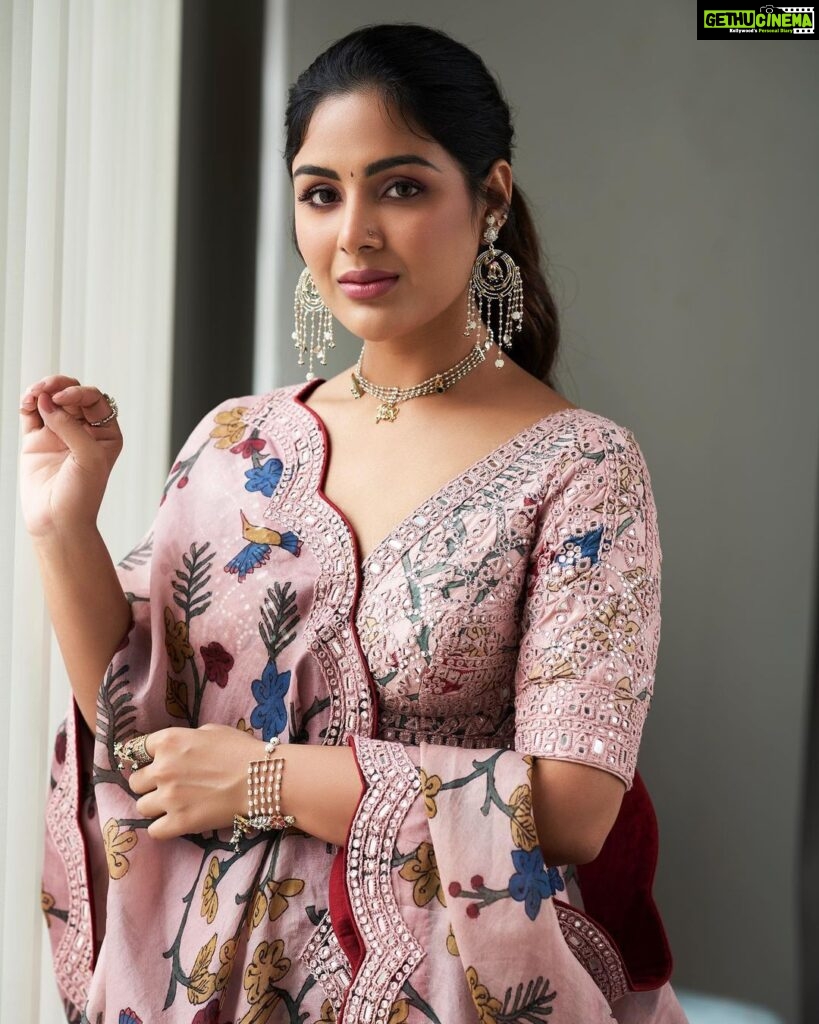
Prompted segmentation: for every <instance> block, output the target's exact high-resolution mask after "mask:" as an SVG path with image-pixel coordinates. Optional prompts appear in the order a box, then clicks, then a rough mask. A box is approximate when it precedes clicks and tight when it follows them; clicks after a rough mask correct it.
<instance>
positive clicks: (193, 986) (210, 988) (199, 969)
mask: <svg viewBox="0 0 819 1024" xmlns="http://www.w3.org/2000/svg"><path fill="white" fill-rule="evenodd" d="M215 952H216V933H215V932H214V934H213V935H212V936H211V938H210V941H209V942H206V943H205V945H204V946H203V947H202V948H201V949H200V950H199V952H198V953H197V954H196V959H195V960H194V962H193V969H192V971H191V976H190V980H189V982H188V1001H189V1002H191V1003H193V1004H194V1006H197V1005H198V1004H199V1003H206V1002H207V1001H208V999H210V997H211V996H212V995H213V993H214V992H215V991H216V975H215V974H212V973H211V971H209V970H208V968H209V967H210V962H211V960H212V959H213V954H214V953H215Z"/></svg>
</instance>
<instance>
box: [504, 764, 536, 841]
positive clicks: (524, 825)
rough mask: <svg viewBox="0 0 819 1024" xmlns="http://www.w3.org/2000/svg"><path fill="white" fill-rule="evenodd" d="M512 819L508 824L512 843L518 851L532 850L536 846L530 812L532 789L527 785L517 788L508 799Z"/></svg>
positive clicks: (533, 821) (532, 819)
mask: <svg viewBox="0 0 819 1024" xmlns="http://www.w3.org/2000/svg"><path fill="white" fill-rule="evenodd" d="M509 805H510V806H511V808H512V817H511V818H510V819H509V824H510V826H511V828H512V842H513V843H514V844H515V846H517V847H518V849H520V850H526V852H527V853H528V852H529V851H530V850H534V848H535V847H536V846H537V844H538V842H537V830H536V829H535V816H534V812H533V810H532V788H531V786H529V785H528V784H527V783H525V782H524V783H522V784H521V785H520V786H518V787H517V788H516V789H515V790H514V792H513V793H512V795H511V796H510V797H509Z"/></svg>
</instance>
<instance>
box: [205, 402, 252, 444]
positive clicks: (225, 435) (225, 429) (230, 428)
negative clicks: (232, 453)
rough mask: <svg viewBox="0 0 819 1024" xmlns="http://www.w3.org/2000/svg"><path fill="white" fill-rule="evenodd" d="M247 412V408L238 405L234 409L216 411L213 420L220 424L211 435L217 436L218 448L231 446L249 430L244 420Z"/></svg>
mask: <svg viewBox="0 0 819 1024" xmlns="http://www.w3.org/2000/svg"><path fill="white" fill-rule="evenodd" d="M246 412H247V409H245V408H244V407H243V406H241V405H237V406H236V407H235V408H234V409H228V410H226V411H225V412H217V413H216V415H215V416H214V417H213V421H214V423H216V424H218V425H217V426H215V427H214V428H213V430H211V432H210V436H211V437H215V438H217V441H216V444H215V447H216V448H230V447H231V446H232V445H234V444H238V443H239V442H240V441H241V440H242V438H243V437H244V434H245V431H246V430H247V424H246V423H245V421H244V415H245V413H246Z"/></svg>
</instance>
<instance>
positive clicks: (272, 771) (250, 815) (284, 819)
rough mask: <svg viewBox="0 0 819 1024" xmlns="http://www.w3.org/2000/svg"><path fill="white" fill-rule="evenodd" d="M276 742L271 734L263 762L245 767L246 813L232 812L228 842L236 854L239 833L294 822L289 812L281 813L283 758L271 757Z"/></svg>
mask: <svg viewBox="0 0 819 1024" xmlns="http://www.w3.org/2000/svg"><path fill="white" fill-rule="evenodd" d="M278 745H279V737H278V736H274V737H273V738H272V739H271V740H268V742H267V743H266V744H265V748H264V752H265V758H264V760H263V761H251V762H250V763H249V764H248V766H247V815H246V816H245V815H243V814H234V816H233V835H232V836H231V839H230V842H231V844H232V846H233V849H234V850H235V852H236V853H238V852H239V842H240V841H241V839H242V836H247V835H249V834H250V832H252V831H253V830H254V829H255V830H257V831H259V832H270V831H272V830H273V829H285V828H288V827H289V826H291V825H295V824H296V819H295V818H294V816H293V815H292V814H282V807H281V791H282V771H283V770H284V758H283V757H274V756H273V751H274V750H275V749H276V747H277V746H278Z"/></svg>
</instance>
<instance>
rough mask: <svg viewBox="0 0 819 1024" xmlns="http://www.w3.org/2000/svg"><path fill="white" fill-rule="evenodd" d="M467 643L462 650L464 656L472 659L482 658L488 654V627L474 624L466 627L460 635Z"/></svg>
mask: <svg viewBox="0 0 819 1024" xmlns="http://www.w3.org/2000/svg"><path fill="white" fill-rule="evenodd" d="M461 635H462V636H463V637H464V639H465V640H466V641H467V643H466V644H465V645H464V647H463V648H462V651H463V653H464V654H466V655H469V656H470V657H473V658H484V657H486V655H487V654H488V653H489V626H487V625H484V624H475V625H472V626H467V627H466V629H465V630H464V631H463V633H462V634H461Z"/></svg>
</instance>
